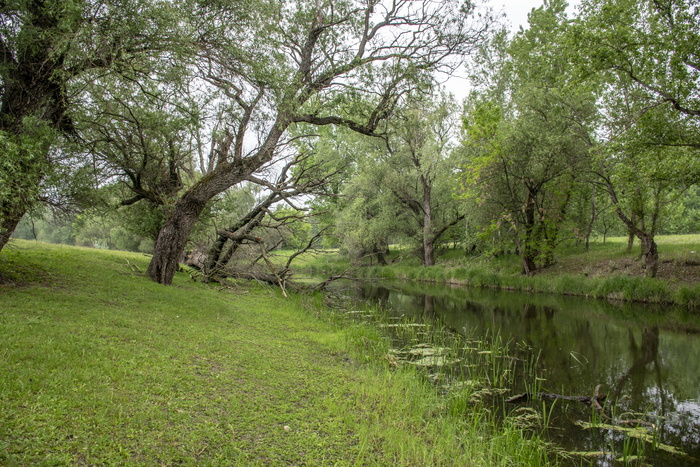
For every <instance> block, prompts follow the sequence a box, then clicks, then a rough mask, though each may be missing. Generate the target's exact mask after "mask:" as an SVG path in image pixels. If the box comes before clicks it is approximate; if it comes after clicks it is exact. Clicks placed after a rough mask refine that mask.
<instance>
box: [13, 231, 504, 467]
mask: <svg viewBox="0 0 700 467" xmlns="http://www.w3.org/2000/svg"><path fill="white" fill-rule="evenodd" d="M147 261H148V259H147V258H145V257H144V256H142V255H137V254H131V253H124V252H108V251H98V250H89V249H80V248H72V247H65V246H64V247H61V246H52V245H44V244H37V243H30V242H21V241H17V242H13V243H12V244H11V245H10V246H8V247H7V248H6V249H5V251H3V252H2V253H1V254H0V465H3V466H10V465H66V464H71V465H92V464H100V465H104V464H113V465H124V464H129V465H134V464H137V465H176V464H185V465H195V464H196V465H387V464H391V463H397V464H399V465H421V464H432V465H466V464H467V463H469V464H471V463H472V462H474V461H475V460H476V458H475V457H474V454H473V453H469V452H468V449H467V448H466V447H465V444H463V442H460V441H459V440H458V437H457V436H453V435H454V433H452V434H450V433H447V434H445V433H443V434H442V435H441V434H439V432H440V431H441V428H440V426H439V425H440V423H438V421H437V419H435V418H431V417H433V415H431V413H430V411H431V410H433V408H434V407H435V406H436V405H437V404H436V403H435V401H434V400H429V399H430V398H431V396H430V394H431V393H432V391H429V390H427V389H428V388H425V387H423V390H422V392H421V386H420V384H418V383H415V382H412V381H414V380H415V378H411V377H410V376H409V375H407V374H405V373H403V372H401V371H399V372H391V371H390V370H389V367H388V365H386V370H382V369H381V368H382V367H381V366H377V365H364V364H362V363H360V361H361V360H362V355H363V353H362V352H363V351H362V348H361V346H360V347H358V346H357V345H354V346H350V344H349V341H350V340H353V339H354V341H355V342H356V343H357V342H359V343H362V342H367V346H368V349H367V352H370V353H371V352H372V349H370V348H369V347H371V346H374V347H376V346H377V345H381V342H382V341H381V339H376V338H372V339H370V338H365V337H362V336H360V337H358V335H357V333H358V332H360V333H361V332H370V331H348V330H346V329H340V328H339V327H338V326H337V325H332V324H330V323H329V322H327V321H324V320H322V319H319V318H318V317H317V316H315V315H314V313H312V312H311V311H309V310H308V309H305V308H304V307H303V306H302V304H300V301H301V300H311V299H310V298H301V297H296V298H292V299H288V300H285V299H283V298H282V297H281V296H280V295H279V293H278V291H276V290H274V289H271V288H265V287H255V286H246V288H232V289H222V288H219V287H214V286H206V285H202V284H199V283H196V282H193V281H191V280H190V279H189V276H188V275H187V274H185V273H179V274H177V277H176V280H175V282H174V285H173V286H171V287H164V286H161V285H158V284H155V283H153V282H151V281H150V280H149V279H148V278H147V277H146V276H145V274H144V271H145V268H146V266H147ZM353 332H354V333H355V337H354V338H352V339H351V338H350V335H351V334H353ZM375 337H376V336H375ZM349 347H353V348H354V349H355V350H354V353H353V354H350V353H348V352H349V351H348V349H349ZM375 351H376V349H375ZM411 385H413V386H411ZM407 392H411V393H412V394H413V395H412V397H407V396H405V395H406V393H407ZM416 392H417V393H418V394H415V393H416ZM492 454H493V453H492ZM455 456H458V457H455ZM460 459H462V460H460ZM467 459H471V461H467Z"/></svg>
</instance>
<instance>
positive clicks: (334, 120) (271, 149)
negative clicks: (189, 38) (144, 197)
mask: <svg viewBox="0 0 700 467" xmlns="http://www.w3.org/2000/svg"><path fill="white" fill-rule="evenodd" d="M193 6H194V11H195V15H193V16H192V18H193V19H192V24H190V25H189V26H188V27H190V28H191V30H192V35H193V37H194V40H195V41H196V45H197V47H198V51H197V60H196V62H195V63H194V66H196V68H197V73H196V74H197V77H198V78H197V79H200V80H202V82H203V83H206V85H207V86H208V89H214V90H215V91H216V92H217V93H218V98H217V99H214V100H213V101H212V102H214V101H215V102H216V103H217V105H219V106H220V108H221V109H222V112H221V121H220V122H219V123H218V124H217V125H216V127H217V131H216V132H215V133H214V134H213V135H212V137H211V139H212V147H213V148H215V151H216V160H215V164H214V166H213V167H211V168H210V170H209V171H208V172H207V173H206V175H204V176H202V177H201V178H199V179H198V180H197V181H196V182H195V183H193V184H192V185H191V186H189V188H187V189H186V190H184V191H183V193H182V194H181V195H180V197H179V199H178V200H177V202H176V203H175V205H174V206H173V208H172V211H171V212H170V213H169V216H168V218H167V219H166V221H165V223H164V225H163V227H162V228H161V230H160V232H159V234H158V238H157V240H156V244H155V250H154V255H153V258H152V260H151V263H150V265H149V268H148V274H149V276H150V277H151V278H152V279H153V280H154V281H157V282H159V283H162V284H170V283H171V281H172V279H173V276H174V274H175V272H176V270H177V267H178V262H179V260H180V258H181V256H182V253H183V251H184V248H185V245H186V243H187V239H188V236H189V234H190V232H191V230H192V228H193V226H194V225H195V223H196V221H197V219H198V218H199V216H200V214H201V213H202V212H203V210H204V209H205V206H206V205H207V203H208V202H209V201H210V200H211V199H213V198H214V197H216V196H217V195H219V194H220V193H222V192H224V191H226V190H227V189H229V188H230V187H232V186H234V185H236V184H238V183H240V182H242V181H243V180H245V179H246V178H248V177H249V176H250V175H251V174H253V173H255V172H256V171H257V170H259V169H260V168H261V167H264V166H265V165H266V164H268V163H269V162H270V161H271V160H273V159H274V158H275V157H276V156H277V155H279V154H280V152H282V151H284V150H285V147H286V145H288V143H289V142H290V139H291V138H290V137H289V136H288V134H289V133H288V131H289V130H290V129H291V127H292V126H294V125H296V124H302V123H303V124H305V125H310V126H311V127H314V126H324V125H340V126H344V127H347V128H350V129H352V130H353V131H356V132H358V133H362V134H366V135H375V134H376V133H377V132H378V128H379V125H380V123H381V122H382V121H383V120H385V119H386V118H387V117H388V116H389V115H390V113H391V112H392V109H393V108H394V106H395V105H396V104H397V103H398V101H399V100H401V98H402V97H403V96H405V95H406V93H407V92H408V91H409V90H411V89H412V88H413V87H415V86H416V85H417V83H422V82H424V81H425V78H426V76H428V75H429V74H431V73H433V72H434V71H435V70H439V69H442V70H443V71H449V69H447V70H446V69H445V68H450V67H452V66H456V65H457V64H458V59H459V58H461V57H464V56H466V55H467V54H469V53H470V52H471V51H472V50H473V49H474V48H475V47H476V46H477V45H478V44H479V43H480V41H481V40H482V38H483V36H484V35H485V34H486V32H487V28H488V25H489V22H488V21H487V20H486V19H485V17H484V16H481V15H477V14H476V6H475V5H474V4H472V3H471V2H460V1H456V0H444V1H440V2H436V1H432V0H410V1H409V0H394V1H390V2H378V1H374V0H369V1H368V0H362V1H360V0H353V1H341V2H338V1H318V0H314V1H303V0H298V1H295V2H271V3H267V2H259V3H258V2H256V3H255V4H254V5H251V6H250V7H249V8H247V9H242V8H240V4H239V3H238V2H228V1H223V2H195V5H193Z"/></svg>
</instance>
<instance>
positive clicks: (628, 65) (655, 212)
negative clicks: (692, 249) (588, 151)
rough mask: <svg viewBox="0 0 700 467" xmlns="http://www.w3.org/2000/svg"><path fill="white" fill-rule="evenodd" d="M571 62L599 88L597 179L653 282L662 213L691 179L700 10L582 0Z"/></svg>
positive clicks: (698, 138)
mask: <svg viewBox="0 0 700 467" xmlns="http://www.w3.org/2000/svg"><path fill="white" fill-rule="evenodd" d="M580 11H581V15H580V17H579V19H578V20H577V21H576V22H575V23H574V24H573V27H572V29H571V33H570V34H571V35H570V37H571V41H572V43H574V44H575V49H573V50H572V54H571V59H572V61H574V62H576V63H577V64H578V67H579V69H580V72H581V75H582V76H583V77H584V78H587V79H589V81H597V82H601V83H603V86H602V87H601V98H600V101H599V102H600V103H601V115H602V117H603V119H602V125H601V126H600V128H599V130H598V131H597V133H598V137H599V138H598V142H597V143H598V144H597V146H598V151H597V153H598V154H599V156H600V158H599V161H598V170H597V172H598V174H599V175H600V179H601V180H602V184H603V185H604V187H605V189H606V190H607V191H608V193H609V195H610V199H611V201H612V203H613V205H614V207H615V211H616V212H617V214H618V217H619V218H620V220H622V222H623V223H624V224H625V225H626V226H627V228H628V229H629V231H630V232H631V234H633V235H635V236H636V237H637V238H639V240H640V243H641V246H642V258H643V261H644V266H645V268H646V271H647V275H649V276H654V275H655V274H656V271H657V267H658V258H659V257H658V251H657V247H656V242H655V239H654V236H655V234H656V232H657V229H658V227H659V222H660V217H662V216H663V210H664V205H668V204H669V203H674V202H675V200H677V197H678V195H679V192H680V191H682V190H683V189H685V188H687V187H688V186H691V185H692V184H694V183H697V181H698V180H700V177H699V175H700V171H699V170H698V162H697V161H698V154H699V153H698V151H699V150H700V133H699V132H698V123H699V122H700V120H699V119H700V55H698V50H700V10H698V8H697V6H696V5H694V4H693V2H688V1H685V0H654V1H633V0H615V1H612V0H585V1H584V2H583V3H582V5H581V10H580Z"/></svg>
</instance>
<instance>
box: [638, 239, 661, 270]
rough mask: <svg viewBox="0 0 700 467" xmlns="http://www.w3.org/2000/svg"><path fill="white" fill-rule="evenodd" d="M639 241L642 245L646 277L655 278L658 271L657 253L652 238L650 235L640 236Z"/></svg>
mask: <svg viewBox="0 0 700 467" xmlns="http://www.w3.org/2000/svg"><path fill="white" fill-rule="evenodd" d="M639 240H640V242H641V244H642V259H643V260H644V269H646V275H647V277H656V273H657V272H658V270H659V251H658V249H657V247H656V241H655V240H654V236H653V235H651V234H644V235H640V236H639Z"/></svg>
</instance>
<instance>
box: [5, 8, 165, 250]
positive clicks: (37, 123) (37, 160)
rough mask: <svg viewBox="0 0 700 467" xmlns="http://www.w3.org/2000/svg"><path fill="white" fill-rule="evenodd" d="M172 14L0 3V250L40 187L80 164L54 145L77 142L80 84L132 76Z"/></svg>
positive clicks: (62, 179) (161, 10)
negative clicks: (0, 157) (112, 75)
mask: <svg viewBox="0 0 700 467" xmlns="http://www.w3.org/2000/svg"><path fill="white" fill-rule="evenodd" d="M174 10H175V8H174V4H172V3H168V4H166V3H164V2H158V3H155V4H152V3H151V2H141V1H119V0H118V1H110V2H101V1H96V2H87V1H85V0H11V1H3V2H0V100H1V104H0V151H2V153H3V157H2V162H0V187H1V188H0V249H2V247H3V246H4V245H5V244H6V242H7V240H8V238H9V236H10V235H11V233H12V231H13V230H14V228H15V227H16V225H17V223H18V222H19V220H20V219H21V218H22V216H23V215H24V213H25V212H26V211H27V209H29V208H30V207H31V206H32V205H33V204H34V203H35V202H36V201H37V198H38V196H39V195H40V193H41V192H42V191H45V190H46V189H47V185H49V184H50V183H53V182H56V183H57V184H58V185H59V186H60V185H62V184H65V183H66V175H71V178H72V173H71V169H72V168H74V167H76V166H81V165H82V163H83V162H84V161H82V160H79V159H76V158H75V157H74V153H73V151H72V148H67V147H65V146H61V147H59V143H63V142H64V141H62V138H65V137H69V138H70V139H72V140H76V137H77V132H76V128H75V120H74V115H73V112H74V111H75V109H76V106H77V105H78V104H79V103H80V101H81V98H82V93H81V92H80V90H81V88H82V87H81V84H82V83H84V82H85V80H86V79H94V78H95V77H96V76H105V75H110V74H125V75H130V76H131V77H132V79H133V77H134V75H137V74H139V72H140V71H143V70H142V68H143V64H144V61H143V57H144V52H145V51H153V50H159V51H162V50H163V47H162V46H163V37H164V36H165V34H164V31H163V29H162V28H163V27H164V25H172V24H176V22H173V21H172V20H173V18H175V17H176V16H168V15H169V14H171V13H172V12H173V11H174ZM116 18H118V19H119V21H116V20H115V19H116ZM154 30H158V34H155V31H154ZM159 38H160V39H159ZM168 40H173V37H169V38H168ZM86 76H89V78H86ZM81 80H82V83H81ZM54 175H55V176H54ZM52 176H53V177H52ZM52 178H53V180H52Z"/></svg>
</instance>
